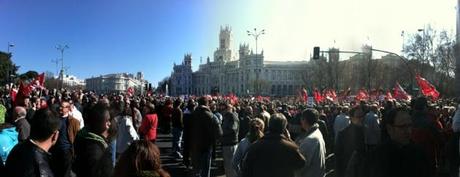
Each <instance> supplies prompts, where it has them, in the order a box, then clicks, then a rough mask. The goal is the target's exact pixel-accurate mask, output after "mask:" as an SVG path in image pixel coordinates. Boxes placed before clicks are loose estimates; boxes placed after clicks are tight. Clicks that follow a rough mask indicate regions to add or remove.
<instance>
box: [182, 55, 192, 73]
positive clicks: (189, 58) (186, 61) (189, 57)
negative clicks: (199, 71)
mask: <svg viewBox="0 0 460 177" xmlns="http://www.w3.org/2000/svg"><path fill="white" fill-rule="evenodd" d="M184 65H185V66H186V67H187V68H190V69H191V68H192V54H186V55H185V56H184Z"/></svg>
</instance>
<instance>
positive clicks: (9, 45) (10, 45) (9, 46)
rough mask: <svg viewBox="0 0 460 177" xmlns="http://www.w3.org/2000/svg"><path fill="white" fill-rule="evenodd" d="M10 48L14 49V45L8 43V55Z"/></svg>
mask: <svg viewBox="0 0 460 177" xmlns="http://www.w3.org/2000/svg"><path fill="white" fill-rule="evenodd" d="M11 47H14V44H12V43H10V42H8V49H7V51H8V53H10V48H11Z"/></svg>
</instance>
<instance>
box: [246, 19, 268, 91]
mask: <svg viewBox="0 0 460 177" xmlns="http://www.w3.org/2000/svg"><path fill="white" fill-rule="evenodd" d="M247 33H248V36H252V37H254V39H255V41H256V58H258V57H257V54H258V53H257V41H258V39H259V36H260V35H263V34H265V29H262V30H261V31H257V29H256V28H254V31H252V32H251V31H249V30H247ZM257 72H260V71H259V70H257ZM254 91H255V92H257V93H258V92H259V73H257V74H256V82H255V85H254Z"/></svg>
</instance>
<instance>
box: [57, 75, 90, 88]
mask: <svg viewBox="0 0 460 177" xmlns="http://www.w3.org/2000/svg"><path fill="white" fill-rule="evenodd" d="M60 79H62V82H63V84H64V85H65V86H69V87H76V86H77V87H85V85H86V83H85V81H84V80H81V79H78V78H77V76H73V75H64V76H63V78H60Z"/></svg>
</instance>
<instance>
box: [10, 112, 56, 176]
mask: <svg viewBox="0 0 460 177" xmlns="http://www.w3.org/2000/svg"><path fill="white" fill-rule="evenodd" d="M59 126H60V121H59V118H58V117H57V116H56V115H55V113H53V112H52V111H50V110H49V109H42V110H38V111H37V112H36V113H35V115H34V117H33V119H31V131H30V139H29V140H27V141H25V142H22V143H20V144H18V145H16V146H15V147H14V148H13V150H11V153H10V154H9V156H8V159H7V160H6V166H5V173H2V176H3V175H4V176H5V177H54V174H53V172H52V171H51V168H50V164H49V161H50V156H51V155H50V154H49V153H48V150H49V149H50V148H51V146H53V145H54V144H55V143H56V141H57V139H58V136H59V131H58V129H59Z"/></svg>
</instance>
